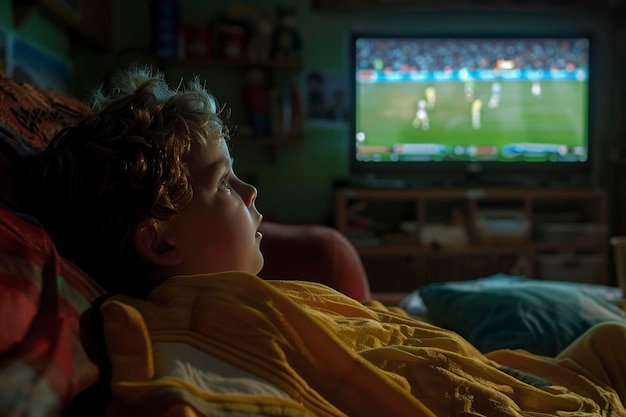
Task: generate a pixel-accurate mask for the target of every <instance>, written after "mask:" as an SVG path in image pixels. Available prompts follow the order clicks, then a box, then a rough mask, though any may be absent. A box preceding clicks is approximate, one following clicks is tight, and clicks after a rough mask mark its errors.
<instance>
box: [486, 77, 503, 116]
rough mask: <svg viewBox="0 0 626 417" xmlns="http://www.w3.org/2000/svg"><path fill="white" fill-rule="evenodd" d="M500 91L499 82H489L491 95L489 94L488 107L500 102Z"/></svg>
mask: <svg viewBox="0 0 626 417" xmlns="http://www.w3.org/2000/svg"><path fill="white" fill-rule="evenodd" d="M501 91H502V86H501V85H500V83H499V82H497V81H496V82H494V83H493V84H491V96H489V104H488V105H489V108H490V109H495V108H496V107H498V105H499V104H500V92H501Z"/></svg>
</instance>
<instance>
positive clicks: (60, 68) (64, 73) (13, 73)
mask: <svg viewBox="0 0 626 417" xmlns="http://www.w3.org/2000/svg"><path fill="white" fill-rule="evenodd" d="M10 38H11V40H10V42H8V44H9V47H8V51H9V53H8V54H7V55H8V59H7V62H8V65H7V73H8V75H9V76H10V77H12V78H14V79H16V80H18V81H22V82H26V83H29V84H32V85H34V86H36V87H39V88H41V89H43V90H48V91H53V92H56V93H67V92H68V90H69V86H70V78H71V74H72V65H71V63H70V62H69V61H68V60H67V59H65V58H62V57H60V56H58V55H56V54H53V53H52V52H49V51H48V50H46V49H44V48H42V47H40V46H38V45H35V44H33V43H31V42H29V41H27V40H25V39H22V38H20V37H18V36H15V35H13V36H11V37H10Z"/></svg>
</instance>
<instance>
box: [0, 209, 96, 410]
mask: <svg viewBox="0 0 626 417" xmlns="http://www.w3.org/2000/svg"><path fill="white" fill-rule="evenodd" d="M103 294H104V291H103V290H102V289H101V288H100V287H98V285H97V284H95V283H94V282H93V281H92V280H91V279H90V278H89V277H88V276H86V275H85V274H84V273H83V272H82V271H81V270H80V269H78V268H77V267H75V266H74V265H72V264H71V263H70V262H68V261H67V260H65V259H64V258H62V257H61V256H59V254H58V253H57V252H56V250H55V247H54V244H53V243H52V241H51V240H50V238H49V237H48V235H47V234H46V233H45V232H44V230H43V229H42V228H41V227H40V226H39V225H38V224H37V223H36V222H34V221H33V219H30V218H29V217H28V216H24V215H20V214H19V213H15V212H12V211H10V210H8V209H7V207H5V206H0V323H1V324H0V352H1V355H2V361H1V362H0V415H12V416H35V415H51V414H56V413H58V412H60V411H61V410H63V409H65V408H66V407H67V406H68V405H69V402H70V401H71V399H73V398H74V397H75V396H76V395H77V394H78V393H80V392H81V391H83V390H85V389H86V388H87V387H89V386H91V385H92V384H94V383H95V382H96V380H97V379H98V374H99V365H100V364H99V363H97V362H96V360H97V358H98V357H102V352H99V351H98V343H97V342H96V340H97V338H98V337H99V334H98V333H97V331H96V328H95V327H88V326H85V325H84V323H85V315H84V313H86V312H87V311H88V310H89V308H90V307H91V305H92V303H93V302H94V301H95V300H96V298H97V297H99V296H101V295H103ZM86 347H88V349H89V350H90V351H89V352H88V351H87V349H86Z"/></svg>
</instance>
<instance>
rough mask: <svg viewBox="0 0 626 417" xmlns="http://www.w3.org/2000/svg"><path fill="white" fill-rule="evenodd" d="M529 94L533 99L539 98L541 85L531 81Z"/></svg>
mask: <svg viewBox="0 0 626 417" xmlns="http://www.w3.org/2000/svg"><path fill="white" fill-rule="evenodd" d="M530 93H531V94H532V95H533V97H535V98H541V84H540V83H539V81H533V83H532V86H531V87H530Z"/></svg>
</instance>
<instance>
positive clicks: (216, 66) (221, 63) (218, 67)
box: [158, 58, 303, 159]
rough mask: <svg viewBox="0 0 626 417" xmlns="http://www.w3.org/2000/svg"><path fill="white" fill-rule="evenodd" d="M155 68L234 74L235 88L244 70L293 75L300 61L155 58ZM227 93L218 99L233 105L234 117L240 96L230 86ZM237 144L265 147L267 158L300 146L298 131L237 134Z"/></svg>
mask: <svg viewBox="0 0 626 417" xmlns="http://www.w3.org/2000/svg"><path fill="white" fill-rule="evenodd" d="M158 65H159V67H160V68H162V69H163V70H164V71H165V72H166V73H171V72H173V71H179V72H180V71H183V72H187V73H188V72H193V73H194V74H201V75H202V74H205V73H208V72H211V71H219V72H225V71H226V72H228V73H230V74H231V75H233V74H237V77H238V78H239V83H238V86H239V87H242V86H243V83H244V76H245V71H246V70H247V69H249V68H252V67H254V68H260V69H262V70H264V71H266V72H267V73H269V74H272V75H274V74H276V73H280V74H288V73H297V72H299V71H301V69H302V66H303V64H302V62H301V61H300V60H262V61H261V60H249V59H246V58H242V59H224V58H209V59H206V60H198V59H195V60H194V59H159V60H158ZM228 88H229V91H230V94H228V95H225V94H219V95H218V97H224V99H226V100H228V101H229V103H231V106H236V107H237V109H236V111H233V114H234V115H241V114H244V113H245V112H244V111H243V110H242V109H241V108H240V107H241V106H240V104H241V103H240V101H241V100H240V99H239V98H238V97H239V96H240V94H239V93H237V92H236V93H233V92H232V85H229V86H228ZM235 124H236V125H242V122H241V121H237V122H236V123H235ZM235 137H236V140H237V142H238V143H242V144H244V145H246V146H248V145H249V146H261V147H267V148H270V150H271V158H272V159H274V158H275V151H276V149H277V148H280V147H285V146H296V145H299V144H301V143H302V141H303V137H302V134H301V132H298V133H297V134H287V135H284V134H276V135H272V136H249V135H247V134H244V135H240V134H238V133H236V134H235Z"/></svg>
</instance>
